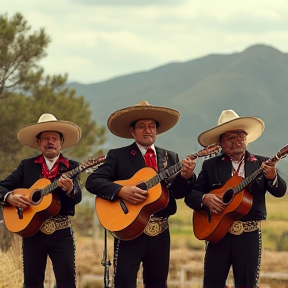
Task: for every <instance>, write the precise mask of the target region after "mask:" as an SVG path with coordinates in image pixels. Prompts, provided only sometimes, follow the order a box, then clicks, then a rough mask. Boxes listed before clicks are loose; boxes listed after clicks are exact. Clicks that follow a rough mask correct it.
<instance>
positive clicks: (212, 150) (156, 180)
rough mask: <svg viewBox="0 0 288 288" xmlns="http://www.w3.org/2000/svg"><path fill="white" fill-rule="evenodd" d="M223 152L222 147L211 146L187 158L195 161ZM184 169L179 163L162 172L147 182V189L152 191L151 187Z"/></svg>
mask: <svg viewBox="0 0 288 288" xmlns="http://www.w3.org/2000/svg"><path fill="white" fill-rule="evenodd" d="M220 151H221V147H220V146H218V145H210V146H208V147H206V148H204V149H202V150H201V151H198V152H197V153H195V154H190V155H188V156H187V157H188V158H190V159H191V160H195V159H196V158H198V157H205V156H209V155H212V154H217V153H219V152H220ZM181 168H182V162H178V163H176V164H175V165H173V166H170V167H169V168H167V169H166V170H164V171H161V172H160V173H159V174H157V175H155V176H154V177H152V178H151V179H149V180H147V181H145V182H146V185H147V188H148V189H150V188H151V187H153V186H155V185H156V184H158V183H159V182H161V181H163V180H166V179H168V178H169V177H171V176H173V175H175V174H176V173H177V172H179V171H180V170H181Z"/></svg>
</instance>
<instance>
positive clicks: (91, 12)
mask: <svg viewBox="0 0 288 288" xmlns="http://www.w3.org/2000/svg"><path fill="white" fill-rule="evenodd" d="M0 9H1V10H0V11H1V13H8V16H9V17H10V16H12V15H14V14H15V13H16V12H20V13H22V15H23V16H24V18H25V19H26V20H27V21H28V24H30V25H31V27H32V31H35V30H39V29H40V28H45V30H46V33H47V34H48V35H49V36H50V37H51V39H52V42H51V43H50V45H49V47H48V49H47V53H48V56H47V57H46V58H45V59H44V60H42V61H41V65H42V67H43V68H44V69H45V71H46V73H47V74H50V75H54V74H64V73H67V74H68V81H78V82H81V83H84V84H88V83H96V82H101V81H104V80H108V79H111V78H114V77H117V76H122V75H126V74H131V73H135V72H140V71H147V70H150V69H153V68H156V67H159V66H162V65H165V64H168V63H170V62H185V61H189V60H193V59H197V58H200V57H203V56H206V55H208V54H211V53H213V54H215V53H216V54H230V53H234V52H241V51H243V50H244V49H246V48H248V47H250V46H252V45H254V44H267V45H269V46H273V47H274V48H276V49H278V50H280V51H282V52H285V53H287V51H288V16H287V15H288V0H241V1H236V0H47V1H44V0H42V1H41V0H25V1H23V0H0Z"/></svg>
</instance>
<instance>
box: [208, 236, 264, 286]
mask: <svg viewBox="0 0 288 288" xmlns="http://www.w3.org/2000/svg"><path fill="white" fill-rule="evenodd" d="M261 246H262V240H261V231H259V230H256V231H253V232H244V233H242V234H241V235H232V234H230V233H227V234H226V235H225V236H224V237H223V238H222V239H221V240H220V241H219V242H218V243H215V244H213V243H210V242H209V243H208V244H207V247H206V254H205V262H204V286H203V287H204V288H224V287H226V285H225V283H226V279H227V276H228V273H229V270H230V267H231V266H232V271H233V275H234V282H235V288H256V287H257V284H258V283H257V282H258V280H259V279H258V278H259V270H260V261H261Z"/></svg>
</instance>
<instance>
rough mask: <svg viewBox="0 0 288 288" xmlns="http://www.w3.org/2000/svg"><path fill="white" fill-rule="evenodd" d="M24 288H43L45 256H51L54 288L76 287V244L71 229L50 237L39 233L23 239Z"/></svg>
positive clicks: (56, 232) (59, 231)
mask: <svg viewBox="0 0 288 288" xmlns="http://www.w3.org/2000/svg"><path fill="white" fill-rule="evenodd" d="M22 249H23V265H24V285H23V288H43V287H44V284H43V283H44V277H45V269H46V263H47V256H49V257H50V259H51V262H52V265H53V270H54V275H55V279H56V285H57V286H56V287H57V288H76V278H75V245H74V238H73V233H72V230H71V228H65V229H62V230H57V231H55V232H54V233H53V234H51V235H46V234H43V233H42V232H41V231H38V232H37V233H36V234H35V235H33V236H31V237H29V238H23V241H22Z"/></svg>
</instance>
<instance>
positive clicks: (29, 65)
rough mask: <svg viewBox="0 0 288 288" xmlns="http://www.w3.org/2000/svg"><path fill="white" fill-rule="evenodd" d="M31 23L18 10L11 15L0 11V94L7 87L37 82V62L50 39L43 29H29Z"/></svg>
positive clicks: (11, 87) (43, 54) (12, 87)
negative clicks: (32, 31) (32, 30)
mask: <svg viewBox="0 0 288 288" xmlns="http://www.w3.org/2000/svg"><path fill="white" fill-rule="evenodd" d="M30 30H31V27H30V26H28V25H27V21H26V20H25V19H24V18H23V16H22V15H21V14H20V13H16V14H15V15H14V16H13V17H11V18H10V19H9V18H8V16H7V15H6V14H4V15H0V68H1V69H0V97H1V98H3V97H5V96H7V95H6V90H7V89H10V91H11V89H14V90H15V91H16V90H17V91H19V90H20V89H24V90H25V91H26V90H27V89H29V87H30V85H32V84H33V83H34V82H35V81H36V82H38V81H39V78H40V77H41V74H42V68H41V67H39V65H38V62H39V60H41V59H42V58H43V57H45V56H46V52H45V48H46V47H47V45H48V43H49V42H50V38H49V37H48V36H47V35H46V33H45V30H44V29H40V30H39V31H37V32H34V33H30Z"/></svg>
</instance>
